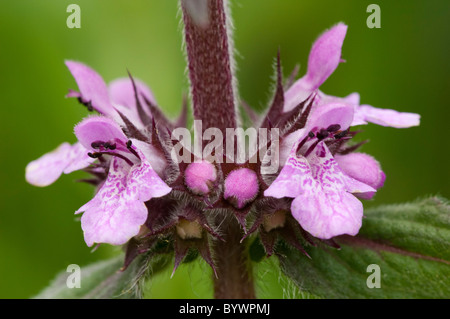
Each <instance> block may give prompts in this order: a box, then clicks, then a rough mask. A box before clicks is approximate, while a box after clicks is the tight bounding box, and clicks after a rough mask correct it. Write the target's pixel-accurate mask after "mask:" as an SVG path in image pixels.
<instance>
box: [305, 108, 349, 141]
mask: <svg viewBox="0 0 450 319" xmlns="http://www.w3.org/2000/svg"><path fill="white" fill-rule="evenodd" d="M353 115H354V108H353V106H351V105H349V104H343V103H329V104H325V105H320V106H319V107H317V108H316V109H315V110H314V111H313V112H312V114H311V115H310V118H309V120H308V122H307V123H306V128H307V129H306V130H305V135H306V134H308V132H309V131H310V130H313V129H321V128H325V129H326V128H327V127H329V126H330V125H334V124H339V125H340V126H341V130H345V129H347V128H349V127H350V125H351V123H352V121H353Z"/></svg>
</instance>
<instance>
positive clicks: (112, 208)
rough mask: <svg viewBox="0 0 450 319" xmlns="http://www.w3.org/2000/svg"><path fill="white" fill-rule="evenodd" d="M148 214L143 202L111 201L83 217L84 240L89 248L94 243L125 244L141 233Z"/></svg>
mask: <svg viewBox="0 0 450 319" xmlns="http://www.w3.org/2000/svg"><path fill="white" fill-rule="evenodd" d="M147 213H148V211H147V207H146V206H145V204H144V203H143V202H141V201H138V200H134V201H133V200H129V201H125V200H124V199H123V198H117V199H111V200H109V201H107V202H106V203H105V204H104V205H102V206H100V207H98V208H95V209H94V208H93V209H90V210H87V211H86V212H85V213H84V214H83V216H82V217H81V227H82V229H83V232H84V240H85V242H86V244H87V245H88V246H89V247H91V246H92V245H94V243H107V244H111V245H122V244H125V243H126V242H128V240H130V238H132V237H134V236H136V235H137V234H138V233H139V230H140V228H141V225H143V224H144V223H145V221H146V219H147Z"/></svg>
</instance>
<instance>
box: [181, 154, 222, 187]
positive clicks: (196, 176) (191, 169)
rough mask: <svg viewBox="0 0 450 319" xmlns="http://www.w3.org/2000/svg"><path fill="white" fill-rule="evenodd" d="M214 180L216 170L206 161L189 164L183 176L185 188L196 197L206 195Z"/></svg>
mask: <svg viewBox="0 0 450 319" xmlns="http://www.w3.org/2000/svg"><path fill="white" fill-rule="evenodd" d="M216 179H217V171H216V168H215V166H214V164H211V163H210V162H208V161H201V162H194V163H191V164H189V165H188V167H187V168H186V172H185V175H184V181H185V183H186V186H187V187H188V188H189V189H190V190H191V191H192V192H193V193H194V194H197V195H206V194H208V193H209V192H210V189H211V186H212V185H213V183H214V182H215V181H216Z"/></svg>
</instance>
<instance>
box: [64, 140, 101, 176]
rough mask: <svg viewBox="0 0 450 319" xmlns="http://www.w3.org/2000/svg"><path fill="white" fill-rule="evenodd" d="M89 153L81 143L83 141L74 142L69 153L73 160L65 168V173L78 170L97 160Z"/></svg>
mask: <svg viewBox="0 0 450 319" xmlns="http://www.w3.org/2000/svg"><path fill="white" fill-rule="evenodd" d="M88 153H89V151H88V150H87V149H86V148H85V147H84V146H83V145H81V143H79V142H77V143H75V144H73V146H72V148H71V149H70V152H69V154H67V157H68V159H69V158H72V159H73V160H72V161H71V162H70V164H69V165H67V167H66V168H65V169H64V174H69V173H72V172H74V171H78V170H80V169H83V168H85V167H88V166H89V165H90V164H92V162H94V161H95V158H92V157H90V156H88V155H87V154H88Z"/></svg>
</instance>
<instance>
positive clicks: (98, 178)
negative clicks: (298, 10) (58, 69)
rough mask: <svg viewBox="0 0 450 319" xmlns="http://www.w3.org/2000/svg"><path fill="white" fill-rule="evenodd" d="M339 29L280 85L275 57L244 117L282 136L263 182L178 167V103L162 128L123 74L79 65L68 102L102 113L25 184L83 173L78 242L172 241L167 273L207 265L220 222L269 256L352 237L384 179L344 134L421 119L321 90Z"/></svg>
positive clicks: (31, 167)
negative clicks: (268, 97)
mask: <svg viewBox="0 0 450 319" xmlns="http://www.w3.org/2000/svg"><path fill="white" fill-rule="evenodd" d="M346 32H347V26H346V25H344V24H342V23H340V24H337V25H336V26H334V27H333V28H331V29H330V30H328V31H326V32H325V33H323V34H322V35H321V36H320V37H319V38H318V39H317V41H316V42H315V43H314V45H313V47H312V50H311V52H310V55H309V60H308V68H307V72H306V74H305V75H304V76H303V77H301V78H300V79H298V80H297V81H293V80H292V81H291V83H287V84H286V83H283V76H282V74H281V61H280V57H279V56H278V60H277V86H276V90H275V94H274V98H273V102H272V104H271V105H270V106H269V108H268V110H267V113H266V114H265V115H264V116H260V117H259V116H256V115H255V114H252V112H251V110H248V111H249V112H250V113H251V114H249V117H250V118H252V119H253V120H254V124H255V126H258V127H259V128H267V129H269V130H273V129H277V130H279V131H280V154H279V157H280V164H281V165H280V170H279V171H278V172H277V173H276V174H275V175H273V174H272V175H270V176H268V175H265V174H264V173H262V168H263V161H262V160H261V159H258V161H257V163H251V162H250V161H246V162H245V163H229V161H225V160H224V161H221V162H220V163H211V162H208V161H206V160H198V159H196V158H195V156H194V154H189V156H190V157H192V159H193V161H192V163H190V164H188V163H183V162H177V161H175V160H174V159H173V158H172V157H171V156H170V151H171V149H172V148H173V145H174V143H176V142H178V141H176V140H174V138H173V136H171V132H172V131H173V129H174V128H176V127H180V126H186V106H185V108H184V110H183V114H182V115H181V116H180V118H179V119H178V120H177V121H176V122H174V121H171V120H169V119H167V118H166V117H165V115H164V114H163V112H162V111H161V110H160V108H158V107H157V103H156V101H155V98H154V97H153V94H152V92H151V91H150V89H149V88H148V87H147V86H146V85H145V84H143V83H142V82H140V81H137V80H135V79H133V78H132V77H131V75H130V76H129V77H128V78H122V79H118V80H115V81H113V82H112V83H111V84H110V85H109V86H107V85H106V84H105V82H104V81H103V79H102V78H101V76H99V75H98V74H97V73H96V72H95V71H93V70H92V69H90V68H89V67H87V66H86V65H84V64H82V63H78V62H73V61H67V62H66V65H67V67H68V68H69V70H70V72H71V73H72V75H73V76H74V78H75V80H76V82H77V84H78V88H79V92H76V91H70V92H69V94H68V97H75V98H77V99H78V100H79V102H80V103H82V104H84V105H85V106H86V107H87V108H88V109H89V110H90V111H95V112H97V113H99V114H98V115H92V116H89V117H87V118H85V119H84V120H83V121H82V122H81V123H79V124H78V125H76V127H75V130H74V131H75V135H76V137H77V139H78V142H77V143H75V144H73V145H70V144H68V143H64V144H62V145H61V146H59V147H58V148H57V149H56V150H55V151H53V152H51V153H49V154H46V155H44V156H42V157H41V158H39V159H37V160H35V161H33V162H31V163H29V164H28V166H27V168H26V179H27V181H28V182H29V183H31V184H33V185H36V186H47V185H49V184H51V183H53V182H55V181H56V180H57V179H58V177H59V176H60V175H61V174H62V173H65V174H67V173H70V172H73V171H75V170H84V171H86V172H88V173H89V174H91V175H92V176H93V178H92V179H88V180H87V181H89V182H90V183H92V184H94V185H95V186H96V194H95V196H94V198H93V199H92V200H90V201H89V202H88V203H86V204H85V205H83V206H82V207H81V208H80V209H78V210H77V211H76V213H83V215H82V217H81V226H82V229H83V232H84V237H85V241H86V243H87V245H88V246H92V245H94V244H95V243H97V244H99V243H109V244H112V245H122V244H126V243H129V245H128V246H129V249H130V250H129V252H128V254H127V255H128V256H131V257H130V258H131V259H132V258H133V257H135V256H136V255H137V254H139V253H142V252H144V251H147V250H149V249H151V248H152V247H153V246H154V245H155V243H156V242H158V240H160V239H161V238H164V239H165V240H167V239H169V241H170V242H171V243H172V244H173V245H172V246H173V249H174V251H175V268H176V267H177V266H178V265H179V263H180V262H181V261H182V260H183V258H184V257H185V256H186V255H187V254H188V252H189V251H190V250H192V249H195V250H197V251H198V252H200V255H201V256H202V257H203V258H204V259H205V260H206V261H207V262H208V263H209V264H210V265H211V266H212V267H213V268H214V261H213V257H212V254H211V251H210V248H211V242H212V241H227V240H230V238H224V237H223V236H221V233H222V229H221V225H222V222H221V221H222V220H223V219H224V218H228V217H229V216H232V217H233V218H234V217H235V218H237V220H238V221H239V223H240V225H241V227H242V230H243V236H242V238H239V240H243V239H244V238H246V237H248V236H249V235H251V234H253V233H255V232H256V233H258V234H259V236H260V238H261V241H262V243H263V244H264V247H265V249H266V253H267V254H268V255H271V254H272V253H273V252H274V247H275V244H276V242H277V240H278V238H283V239H284V240H285V241H287V242H288V243H291V244H292V245H293V246H294V247H296V248H298V249H300V250H303V248H302V246H301V244H300V243H299V240H298V238H299V237H300V236H302V238H308V239H310V238H311V236H313V237H316V238H319V239H323V240H327V239H331V238H333V237H335V236H339V235H342V234H349V235H356V234H357V233H358V231H359V229H360V227H361V223H362V217H363V206H362V203H361V202H360V200H359V199H370V198H372V197H373V196H374V194H375V192H376V191H377V189H379V188H380V187H382V186H383V183H384V180H385V174H384V173H383V171H382V170H381V167H380V164H379V163H378V162H377V161H376V160H375V159H374V158H373V157H371V156H370V155H367V154H364V153H359V152H356V150H357V149H358V148H359V146H361V145H362V143H356V144H355V143H352V138H353V137H354V136H355V135H356V134H357V132H356V131H352V130H351V129H352V127H354V126H357V125H362V124H367V123H368V122H372V123H375V124H379V125H383V126H391V127H397V128H405V127H411V126H416V125H419V115H417V114H412V113H399V112H396V111H393V110H388V109H378V108H375V107H372V106H370V105H361V104H360V102H359V95H358V94H357V93H353V94H351V95H349V96H347V97H343V98H341V97H335V96H329V95H326V94H325V93H323V92H321V91H320V90H319V88H320V86H321V85H322V83H323V82H324V81H325V80H326V79H327V78H328V77H329V76H330V75H331V74H332V73H333V72H334V70H335V69H336V68H337V67H338V65H339V63H340V62H342V59H341V49H342V44H343V42H344V38H345V35H346ZM292 82H293V83H292ZM194 108H195V105H194ZM194 116H195V109H194ZM270 143H271V141H270V139H269V140H268V141H267V145H266V146H268V145H270ZM215 156H216V157H217V156H219V157H220V156H222V157H225V155H224V154H215ZM221 214H222V215H221ZM223 214H225V215H223ZM216 253H217V252H216ZM219 253H220V252H219ZM129 262H130V260H128V261H127V263H129Z"/></svg>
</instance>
